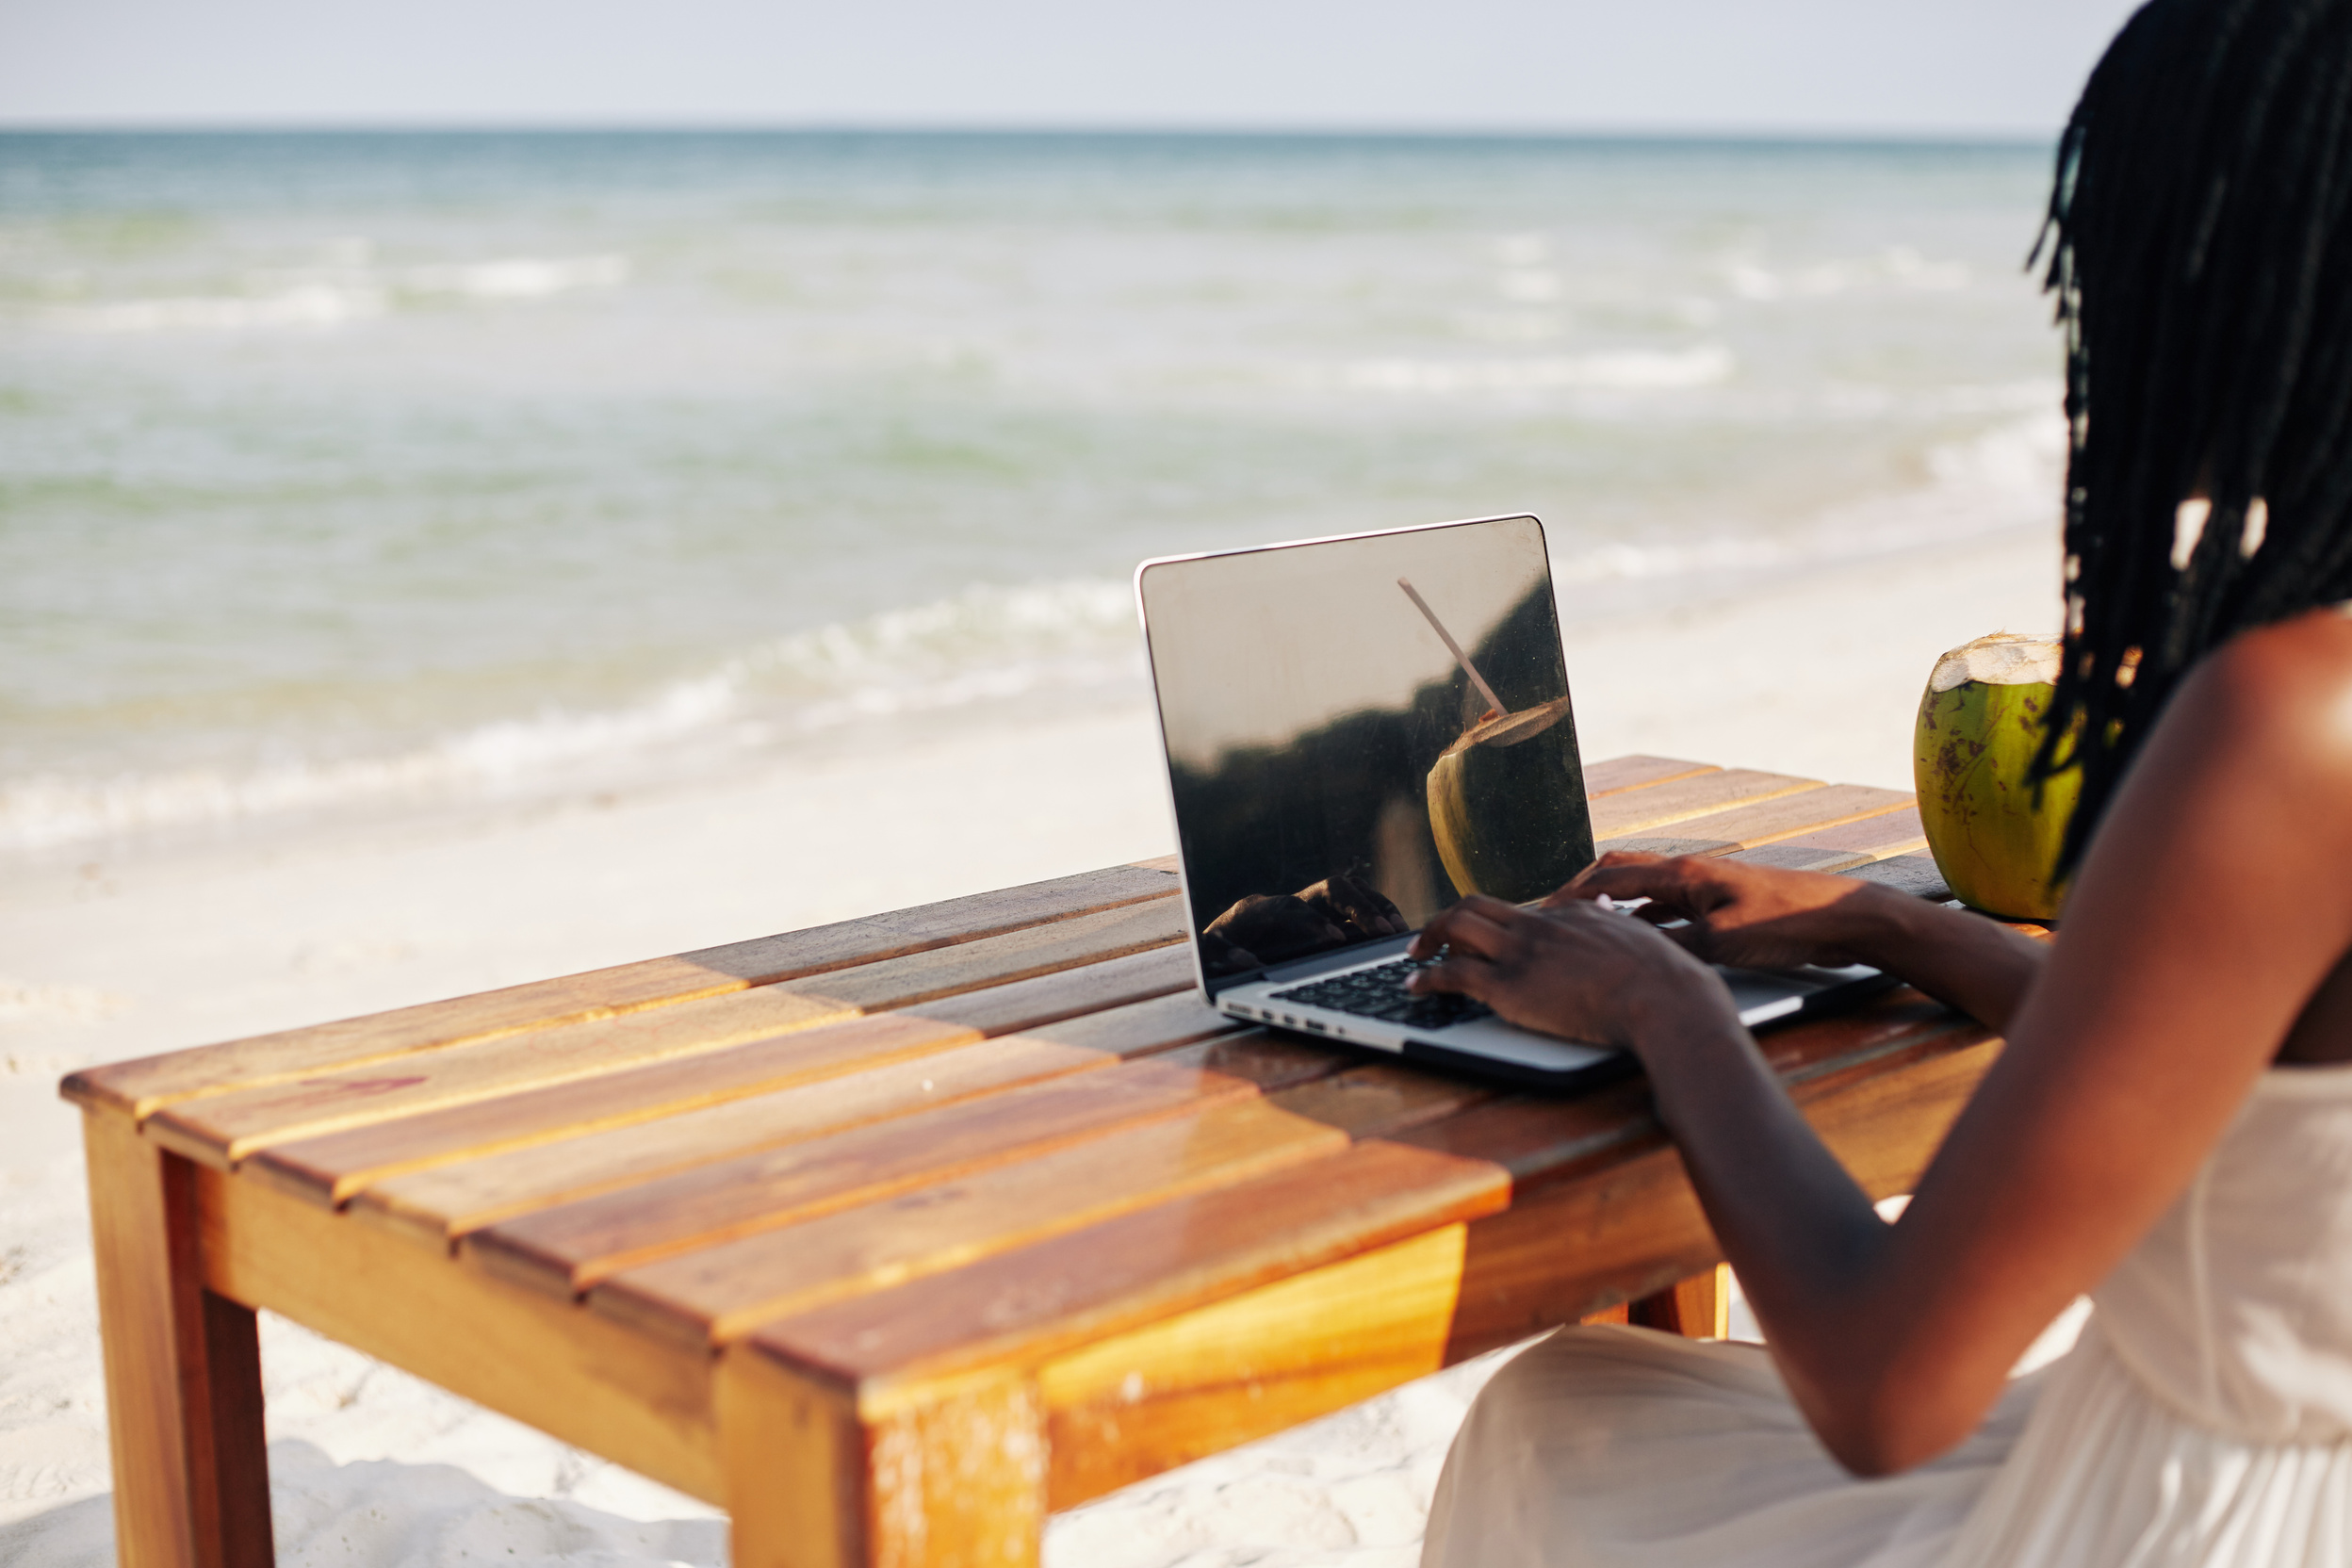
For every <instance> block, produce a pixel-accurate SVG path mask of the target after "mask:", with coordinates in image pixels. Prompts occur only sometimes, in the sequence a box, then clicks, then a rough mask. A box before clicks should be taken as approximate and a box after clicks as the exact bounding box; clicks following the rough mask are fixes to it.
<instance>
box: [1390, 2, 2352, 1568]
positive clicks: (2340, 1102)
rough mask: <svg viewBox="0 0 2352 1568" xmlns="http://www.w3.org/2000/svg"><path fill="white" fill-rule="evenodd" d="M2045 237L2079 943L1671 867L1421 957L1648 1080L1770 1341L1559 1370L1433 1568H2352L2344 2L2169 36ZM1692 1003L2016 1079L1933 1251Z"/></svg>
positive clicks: (1507, 910) (1533, 1366)
mask: <svg viewBox="0 0 2352 1568" xmlns="http://www.w3.org/2000/svg"><path fill="white" fill-rule="evenodd" d="M2050 224H2051V234H2052V235H2053V236H2054V238H2055V242H2056V243H2055V249H2054V252H2053V254H2052V262H2051V267H2050V285H2051V286H2052V287H2053V288H2054V289H2056V291H2057V292H2058V296H2059V301H2060V315H2061V318H2062V319H2063V320H2064V321H2065V322H2066V326H2067V347H2068V378H2067V395H2066V407H2067V413H2068V415H2069V417H2070V419H2071V423H2072V450H2071V455H2070V462H2069V468H2068V481H2067V499H2066V548H2067V563H2066V604H2067V628H2066V662H2065V667H2064V673H2063V675H2062V678H2061V680H2060V683H2059V687H2058V696H2057V702H2056V704H2055V713H2054V715H2053V723H2052V730H2051V733H2050V736H2049V737H2048V740H2047V742H2046V744H2045V746H2044V751H2043V755H2042V758H2041V766H2042V768H2043V770H2044V771H2045V773H2048V772H2052V771H2055V770H2057V769H2058V768H2061V767H2066V766H2079V767H2081V768H2082V775H2083V777H2082V801H2081V805H2080V806H2079V807H2078V808H2077V810H2076V814H2075V816H2074V819H2073V821H2072V823H2071V825H2070V830H2069V835H2068V843H2067V859H2068V863H2069V865H2071V866H2074V867H2075V873H2074V890H2073V893H2072V896H2071V900H2070V902H2069V904H2068V906H2067V907H2066V922H2065V925H2064V928H2063V929H2062V931H2061V932H2060V933H2059V936H2058V938H2057V939H2056V940H2055V941H2054V942H2053V943H2051V944H2050V945H2049V946H2048V947H2047V948H2045V947H2043V946H2042V945H2040V944H2037V943H2034V942H2031V941H2028V940H2026V939H2023V938H2020V937H2017V936H2015V935H2013V934H2012V933H2010V932H2007V931H2006V930H2004V929H2003V928H2001V926H1999V925H1997V924H1995V923H1992V922H1990V921H1985V920H1982V919H1979V918H1977V917H1975V916H1973V915H1968V914H1965V913H1961V912H1959V911H1956V910H1952V909H1948V908H1943V907H1931V906H1925V905H1920V904H1917V903H1914V902H1911V901H1907V900H1905V899H1903V898H1902V897H1900V896H1898V895H1896V894H1893V893H1891V892H1889V891H1887V890H1883V889H1879V888H1875V887H1871V886H1866V885H1857V884H1855V883H1853V882H1849V881H1844V880H1840V879H1838V878H1836V877H1827V876H1814V875H1805V874H1792V873H1780V872H1773V871H1770V870H1767V869H1765V868H1760V867H1750V866H1742V865H1737V864H1729V863H1725V862H1723V861H1714V860H1659V859H1656V858H1648V857H1640V856H1611V857H1609V858H1608V859H1606V860H1604V861H1603V862H1602V863H1601V864H1600V865H1598V866H1596V867H1594V868H1593V870H1591V871H1589V872H1587V873H1586V874H1584V875H1582V876H1581V877H1579V878H1578V879H1577V880H1576V882H1574V883H1572V884H1570V885H1569V886H1568V887H1567V888H1565V889H1562V890H1560V892H1559V893H1558V894H1555V895H1554V896H1553V898H1552V899H1551V900H1550V901H1548V907H1546V908H1545V909H1544V910H1542V911H1523V910H1521V909H1518V908H1515V907H1511V906H1510V905H1506V904H1502V903H1499V902H1497V901H1495V900H1492V899H1475V898H1474V899H1470V900H1466V901H1464V902H1463V903H1462V904H1461V905H1459V906H1457V907H1455V908H1453V909H1451V910H1449V911H1447V912H1446V914H1445V915H1444V916H1443V917H1441V918H1440V919H1439V920H1438V921H1437V922H1435V923H1432V924H1431V925H1430V927H1429V929H1428V930H1427V931H1426V932H1425V933H1424V934H1423V936H1422V937H1421V938H1420V939H1419V940H1418V944H1417V949H1416V951H1417V952H1419V953H1420V954H1421V955H1423V956H1429V955H1433V954H1441V953H1442V954H1443V955H1444V961H1443V962H1442V963H1439V964H1437V965H1436V966H1434V967H1433V968H1431V969H1429V971H1427V972H1424V974H1423V975H1422V976H1421V977H1420V978H1419V980H1418V981H1417V984H1419V985H1420V986H1422V987H1424V988H1429V989H1435V990H1451V991H1462V992H1466V993H1468V994H1470V995H1472V996H1476V997H1478V998H1480V999H1482V1000H1484V1001H1486V1002H1487V1003H1489V1004H1491V1005H1494V1006H1495V1008H1496V1009H1497V1010H1498V1011H1500V1012H1501V1013H1502V1014H1503V1015H1504V1016H1506V1017H1508V1018H1510V1019H1512V1020H1514V1021H1518V1022H1521V1023H1524V1024H1527V1025H1530V1026H1532V1027H1535V1028H1539V1029H1544V1030H1547V1031H1550V1032H1553V1033H1556V1034H1560V1035H1563V1036H1570V1037H1577V1038H1584V1039H1594V1040H1606V1041H1610V1042H1613V1043H1616V1044H1619V1045H1623V1046H1625V1047H1626V1048H1628V1049H1630V1050H1632V1051H1634V1052H1635V1053H1637V1054H1639V1055H1640V1056H1641V1058H1642V1065H1643V1066H1644V1068H1645V1069H1646V1070H1647V1071H1648V1074H1649V1078H1650V1082H1651V1084H1652V1086H1654V1088H1655V1091H1656V1095H1657V1103H1658V1112H1659V1115H1660V1116H1661V1117H1662V1118H1663V1119H1664V1121H1665V1123H1666V1125H1667V1127H1668V1128H1669V1129H1670V1130H1671V1131H1672V1132H1673V1134H1674V1137H1675V1139H1676V1140H1677V1142H1678V1143H1679V1145H1680V1147H1681V1150H1682V1152H1683V1156H1684V1159H1685V1161H1686V1162H1687V1164H1688V1166H1689V1168H1690V1171H1691V1179H1692V1181H1693V1183H1694V1184H1696V1186H1697V1189H1698V1192H1699V1196H1700V1199H1701V1201H1703V1202H1704V1204H1705V1205H1706V1208H1707V1216H1708V1217H1709V1219H1710V1220H1711V1221H1712V1223H1713V1225H1714V1229H1715V1233H1716V1235H1717V1236H1718V1237H1719V1238H1720V1240H1721V1242H1722V1244H1723V1250H1724V1252H1725V1254H1726V1255H1727V1256H1728V1258H1729V1259H1730V1261H1731V1264H1732V1266H1734V1267H1735V1268H1737V1269H1738V1270H1739V1273H1740V1280H1741V1282H1742V1283H1743V1284H1744V1286H1745V1288H1746V1290H1747V1294H1748V1299H1749V1300H1750V1302H1751V1303H1752V1304H1753V1306H1754V1308H1755V1311H1756V1317H1757V1319H1758V1321H1759V1322H1760V1323H1761V1324H1762V1325H1763V1328H1764V1330H1765V1332H1766V1334H1767V1336H1768V1338H1769V1340H1770V1342H1771V1344H1770V1349H1769V1351H1767V1350H1765V1349H1763V1348H1756V1347H1748V1346H1732V1345H1721V1346H1716V1345H1704V1346H1703V1345H1688V1344H1684V1343H1682V1342H1678V1341H1674V1340H1672V1339H1669V1338H1667V1337H1665V1336H1660V1335H1654V1334H1647V1333H1644V1332H1642V1331H1638V1330H1624V1329H1585V1330H1570V1331H1566V1332H1564V1333H1562V1334H1560V1335H1556V1336H1554V1337H1553V1338H1552V1339H1550V1340H1548V1341H1546V1342H1544V1344H1543V1345H1541V1346H1539V1347H1537V1348H1534V1349H1531V1350H1529V1351H1527V1353H1526V1354H1524V1355H1523V1356H1521V1357H1520V1358H1519V1359H1518V1360H1516V1361H1514V1362H1513V1363H1511V1364H1510V1365H1509V1366H1507V1367H1506V1368H1505V1369H1504V1370H1503V1371H1502V1372H1501V1373H1500V1374H1498V1375H1497V1377H1496V1378H1495V1380H1494V1381H1493V1382H1492V1383H1490V1384H1489V1386H1488V1389H1487V1391H1486V1392H1485V1393H1484V1394H1483V1395H1482V1396H1481V1397H1480V1398H1479V1400H1478V1404H1477V1405H1476V1406H1475V1407H1474V1409H1473V1411H1472V1413H1471V1416H1470V1418H1469V1420H1468V1422H1467V1424H1466V1425H1465V1427H1464V1429H1463V1431H1462V1436H1461V1437H1460V1438H1459V1439H1458V1440H1457V1443H1456V1446H1455V1448H1454V1452H1453V1454H1452V1455H1451V1457H1450V1458H1449V1460H1448V1461H1447V1466H1446V1475H1445V1478H1444V1479H1443V1480H1442V1482H1441V1483H1440V1486H1439V1491H1438V1496H1437V1500H1436V1504H1435V1507H1434V1509H1433V1511H1432V1514H1431V1520H1430V1530H1429V1543H1428V1545H1427V1547H1426V1555H1425V1558H1424V1562H1425V1563H1426V1564H1429V1565H1430V1568H1457V1565H1465V1568H1466V1565H1473V1564H1475V1565H1477V1568H1515V1565H1518V1564H1538V1563H1541V1564H1547V1565H1560V1564H1571V1563H1587V1562H1612V1563H1616V1562H1625V1563H1634V1562H1640V1563H1649V1562H1657V1563H1677V1564H1679V1563H1697V1562H1707V1563H1754V1562H1764V1563H1781V1562H1787V1563H1792V1564H1794V1563H1804V1564H1808V1565H1812V1564H1854V1563H1869V1564H1873V1565H1887V1564H1894V1563H1905V1564H1909V1563H1919V1564H1929V1563H1933V1564H1937V1565H1939V1568H1962V1565H1968V1568H1976V1565H1985V1568H1989V1565H1993V1564H2001V1565H2031V1564H2045V1563H2047V1564H2060V1563H2063V1564H2067V1565H2069V1568H2084V1565H2090V1568H2096V1565H2099V1564H2109V1563H2114V1564H2123V1563H2131V1564H2166V1565H2186V1564H2247V1565H2252V1564H2258V1563H2259V1564H2265V1565H2269V1564H2282V1563H2294V1564H2303V1563H2310V1564H2320V1563H2327V1564H2332V1565H2338V1568H2341V1565H2343V1564H2345V1563H2352V956H2348V955H2352V615H2347V614H2346V613H2344V611H2343V610H2342V609H2341V608H2340V606H2341V605H2342V602H2343V601H2345V600H2347V599H2352V0H2317V3H2312V0H2155V3H2154V4H2152V5H2149V6H2148V7H2147V8H2145V9H2143V10H2141V11H2140V12H2139V13H2137V14H2136V15H2135V16H2134V17H2133V18H2132V19H2131V22H2130V23H2129V24H2127V25H2126V26H2125V28H2124V30H2123V32H2122V33H2121V35H2120V36H2118V38H2117V39H2116V41H2115V43H2114V45H2113V46H2112V47H2111V48H2110V50H2109V51H2108V54H2107V56H2106V57H2105V58H2104V59H2103V60H2102V61H2101V62H2100V64H2099V68H2098V70H2097V71H2096V73H2094V74H2093V76H2092V78H2091V81H2090V84H2089V86H2088V88H2087V89H2086V90H2085V91H2084V94H2083V97H2082V103H2081V105H2080V106H2078V107H2077V108H2076V110H2075V113H2074V117H2073V120H2072V122H2070V124H2069V125H2068V127H2067V130H2066V137H2065V139H2064V141H2063V143H2062V145H2061V151H2060V156H2059V166H2058V180H2057V188H2056V191H2055V193H2054V195H2053V197H2052V199H2051V206H2050ZM1604 895H1606V897H1607V898H1608V899H1609V900H1611V901H1615V900H1625V899H1641V898H1646V899H1649V900H1651V901H1652V902H1651V903H1650V904H1649V905H1648V906H1647V907H1644V908H1643V909H1642V913H1643V914H1644V915H1645V916H1648V917H1650V918H1651V920H1653V921H1656V922H1663V921H1666V920H1669V919H1673V918H1675V917H1683V918H1687V919H1688V920H1689V921H1690V924H1689V926H1688V927H1687V928H1683V929H1678V930H1676V931H1675V932H1674V933H1673V934H1672V936H1671V939H1670V937H1669V936H1668V935H1667V934H1663V933H1661V932H1659V931H1658V930H1656V929H1654V928H1653V926H1652V925H1651V924H1648V923H1643V922H1642V921H1638V920H1628V919H1626V918H1625V917H1624V916H1623V915H1622V914H1621V913H1616V912H1612V911H1610V910H1609V908H1607V907H1605V906H1604V905H1603V904H1602V903H1601V902H1600V901H1601V900H1602V899H1603V897H1604ZM1702 958H1704V959H1714V960H1721V961H1729V962H1734V963H1744V964H1783V963H1791V962H1801V961H1828V962H1844V961H1848V960H1850V959H1859V960H1863V961H1867V962H1870V963H1874V964H1877V965H1879V966H1881V967H1882V968H1885V969H1887V970H1889V971H1891V972H1895V973H1897V974H1899V975H1901V976H1903V978H1904V979H1906V980H1908V981H1910V982H1911V983H1913V984H1914V985H1917V986H1919V988H1921V989H1923V990H1926V991H1928V992H1930V993H1931V994H1933V995H1935V996H1937V997H1939V998H1941V999H1943V1000H1944V1001H1946V1002H1948V1003H1951V1004H1952V1005H1955V1006H1957V1007H1959V1008H1961V1009H1963V1010H1965V1011H1966V1012H1968V1013H1969V1014H1971V1015H1972V1016H1974V1017H1975V1018H1977V1019H1979V1020H1981V1021H1984V1022H1985V1024H1987V1025H1989V1026H1991V1027H1993V1028H1996V1029H1998V1030H2000V1031H2001V1032H2002V1033H2003V1034H2004V1035H2005V1036H2006V1037H2008V1040H2009V1042H2010V1043H2009V1045H2008V1047H2007V1049H2006V1051H2005V1052H2004V1054H2002V1056H2001V1059H2000V1061H1999V1062H1998V1064H1997V1065H1996V1066H1995V1067H1994V1068H1993V1070H1991V1072H1990V1073H1988V1074H1987V1075H1986V1077H1985V1081H1984V1083H1983V1085H1982V1086H1981V1087H1980V1088H1979V1089H1978V1091H1977V1093H1976V1095H1975V1097H1974V1099H1973V1100H1972V1101H1971V1102H1970V1103H1969V1104H1968V1107H1967V1109H1966V1110H1965V1111H1964V1112H1963V1114H1962V1115H1961V1117H1960V1119H1959V1120H1958V1121H1957V1122H1956V1123H1955V1124H1954V1126H1953V1128H1952V1133H1951V1135H1950V1136H1949V1137H1948V1138H1947V1139H1946V1141H1945V1143H1944V1145H1943V1147H1942V1148H1941V1150H1940V1151H1938V1152H1937V1154H1936V1158H1935V1161H1934V1163H1933V1164H1932V1165H1931V1166H1930V1168H1929V1169H1928V1171H1927V1173H1926V1175H1925V1176H1924V1177H1923V1178H1922V1180H1921V1182H1920V1184H1919V1191H1918V1193H1917V1195H1916V1196H1915V1197H1914V1199H1913V1201H1912V1202H1911V1204H1910V1205H1909V1207H1908V1208H1907V1209H1906V1210H1904V1212H1903V1215H1902V1217H1900V1218H1899V1219H1897V1220H1896V1221H1895V1222H1893V1223H1892V1224H1888V1223H1886V1222H1884V1221H1882V1220H1881V1219H1880V1218H1879V1217H1878V1216H1877V1215H1876V1213H1875V1212H1874V1211H1873V1210H1872V1208H1871V1206H1870V1202H1869V1201H1868V1200H1867V1199H1866V1198H1865V1196H1864V1195H1863V1193H1862V1192H1861V1191H1860V1190H1859V1189H1858V1188H1856V1187H1855V1186H1854V1183H1853V1182H1852V1181H1851V1180H1850V1179H1849V1178H1848V1177H1847V1175H1846V1173H1845V1172H1844V1170H1843V1169H1842V1168H1839V1166H1838V1163H1837V1161H1836V1160H1835V1159H1833V1158H1832V1157H1831V1156H1830V1155H1829V1153H1828V1152H1826V1151H1825V1150H1824V1149H1823V1148H1822V1146H1821V1143H1820V1141H1819V1140H1818V1139H1817V1138H1816V1137H1815V1136H1814V1135H1813V1134H1812V1133H1811V1131H1810V1130H1809V1129H1808V1128H1807V1127H1806V1125H1805V1121H1804V1120H1803V1119H1802V1118H1801V1117H1800V1116H1799V1115H1798V1114H1797V1112H1796V1111H1795V1109H1794V1108H1793V1107H1792V1106H1791V1104H1790V1103H1789V1100H1788V1098H1787V1097H1786V1096H1785V1095H1784V1094H1783V1093H1782V1092H1781V1091H1780V1089H1779V1087H1778V1086H1777V1084H1776V1083H1775V1082H1774V1080H1773V1077H1772V1073H1771V1072H1770V1071H1769V1070H1767V1069H1766V1068H1765V1066H1764V1063H1763V1059H1762V1057H1761V1056H1760V1055H1759V1054H1758V1053H1757V1051H1756V1046H1755V1043H1754V1041H1753V1040H1752V1039H1750V1038H1749V1037H1748V1036H1747V1035H1746V1034H1745V1032H1744V1031H1742V1030H1741V1028H1740V1024H1739V1022H1738V1020H1737V1019H1736V1017H1735V1016H1734V1014H1733V1012H1732V1009H1731V1006H1730V1004H1729V999H1728V997H1727V996H1726V994H1725V993H1724V991H1723V987H1722V986H1721V985H1720V983H1718V982H1717V981H1716V980H1715V979H1714V977H1713V975H1712V972H1710V971H1708V970H1707V969H1706V968H1705V967H1704V966H1703V965H1702V964H1701V963H1700V962H1699V960H1700V959H1702ZM2083 1292H2089V1293H2090V1294H2091V1296H2092V1299H2093V1301H2094V1304H2095V1310H2094V1312H2093V1315H2092V1316H2091V1318H2090V1320H2089V1323H2088V1325H2087V1327H2086V1328H2085V1329H2084V1331H2083V1333H2082V1338H2081V1340H2080V1341H2079V1342H2078V1344H2077V1346H2076V1348H2075V1349H2074V1350H2073V1351H2072V1352H2071V1353H2070V1354H2069V1355H2068V1356H2067V1357H2066V1359H2064V1360H2063V1361H2062V1362H2060V1363H2059V1364H2056V1365H2054V1366H2052V1367H2050V1368H2049V1369H2047V1370H2046V1371H2045V1372H2043V1373H2040V1374H2037V1375H2035V1376H2034V1377H2033V1378H2029V1379H2024V1380H2018V1381H2017V1382H2014V1383H2013V1382H2011V1381H2010V1380H2009V1379H2008V1372H2009V1369H2010V1368H2011V1367H2012V1365H2014V1364H2015V1363H2016V1362H2017V1358H2018V1356H2019V1354H2020V1353H2021V1352H2022V1351H2024V1350H2025V1349H2026V1348H2027V1347H2028V1346H2029V1345H2030V1344H2031V1343H2032V1342H2033V1340H2034V1338H2035V1336H2036V1335H2037V1334H2039V1333H2040V1332H2041V1331H2042V1330H2043V1329H2044V1328H2045V1327H2047V1326H2048V1325H2049V1324H2050V1322H2051V1320H2052V1319H2053V1318H2054V1317H2056V1316H2057V1315H2058V1314H2059V1313H2060V1312H2061V1311H2062V1310H2063V1309H2064V1308H2065V1307H2066V1305H2067V1303H2068V1302H2070V1301H2071V1300H2072V1299H2074V1298H2075V1297H2076V1296H2077V1295H2079V1294H2081V1293H2083ZM1808 1428H1809V1430H1808ZM1823 1450H1826V1453H1824V1452H1823ZM1841 1467H1842V1468H1841ZM1848 1472H1851V1474H1848ZM1857 1478H1876V1479H1857Z"/></svg>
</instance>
